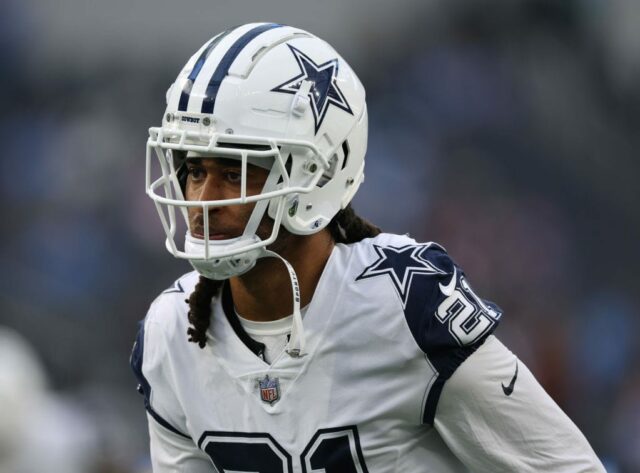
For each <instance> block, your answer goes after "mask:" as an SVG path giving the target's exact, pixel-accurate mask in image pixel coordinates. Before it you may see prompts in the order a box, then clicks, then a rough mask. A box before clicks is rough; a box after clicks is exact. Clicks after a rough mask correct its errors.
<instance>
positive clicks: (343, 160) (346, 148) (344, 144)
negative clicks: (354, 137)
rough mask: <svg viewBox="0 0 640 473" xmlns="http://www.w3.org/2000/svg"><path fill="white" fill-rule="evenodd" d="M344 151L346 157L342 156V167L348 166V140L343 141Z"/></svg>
mask: <svg viewBox="0 0 640 473" xmlns="http://www.w3.org/2000/svg"><path fill="white" fill-rule="evenodd" d="M342 152H343V154H344V158H342V168H341V169H344V168H345V167H346V166H347V160H348V159H349V143H348V142H347V140H344V141H343V142H342Z"/></svg>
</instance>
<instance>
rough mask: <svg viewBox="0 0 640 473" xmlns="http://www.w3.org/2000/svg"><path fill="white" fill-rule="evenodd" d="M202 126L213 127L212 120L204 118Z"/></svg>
mask: <svg viewBox="0 0 640 473" xmlns="http://www.w3.org/2000/svg"><path fill="white" fill-rule="evenodd" d="M202 124H203V125H204V126H209V125H211V119H210V118H209V117H204V118H203V119H202Z"/></svg>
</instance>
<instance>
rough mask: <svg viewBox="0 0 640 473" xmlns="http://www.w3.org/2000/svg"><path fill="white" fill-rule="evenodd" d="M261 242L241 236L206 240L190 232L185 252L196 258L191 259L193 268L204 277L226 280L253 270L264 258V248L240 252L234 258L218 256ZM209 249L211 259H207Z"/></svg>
mask: <svg viewBox="0 0 640 473" xmlns="http://www.w3.org/2000/svg"><path fill="white" fill-rule="evenodd" d="M259 241H260V238H258V237H257V236H256V235H252V236H241V237H237V238H232V239H228V240H220V241H218V240H209V241H208V242H206V243H205V240H203V239H201V238H195V237H193V236H192V235H191V234H190V233H189V232H187V235H186V237H185V251H186V252H187V253H188V254H190V255H195V257H194V258H189V263H191V266H193V268H194V269H195V270H196V271H197V272H198V273H199V274H200V275H202V276H204V277H206V278H209V279H215V280H224V279H229V278H232V277H234V276H240V275H241V274H244V273H246V272H247V271H249V270H251V269H252V268H253V267H254V266H255V264H256V260H257V259H258V258H260V257H261V256H263V253H264V248H255V249H253V250H249V251H245V252H242V251H240V252H238V253H235V254H234V255H232V256H217V255H220V254H228V252H229V251H233V250H238V249H241V248H242V247H243V246H248V245H250V244H254V243H257V242H259ZM207 246H208V247H209V257H208V258H207V257H206V248H207Z"/></svg>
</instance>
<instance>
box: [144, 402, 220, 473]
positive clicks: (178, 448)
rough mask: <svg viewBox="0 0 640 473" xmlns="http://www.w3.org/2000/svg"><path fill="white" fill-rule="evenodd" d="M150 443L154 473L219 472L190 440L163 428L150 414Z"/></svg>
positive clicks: (148, 417) (148, 416) (148, 415)
mask: <svg viewBox="0 0 640 473" xmlns="http://www.w3.org/2000/svg"><path fill="white" fill-rule="evenodd" d="M147 419H148V424H149V441H150V449H151V466H152V468H153V472H154V473H212V472H215V471H217V470H216V468H215V467H214V466H213V463H212V462H211V460H210V459H209V457H207V455H206V454H205V453H204V452H203V451H202V450H200V449H199V448H197V447H196V445H195V444H194V443H193V441H192V440H191V439H189V438H185V437H182V436H180V435H178V434H175V433H173V432H171V431H170V430H168V429H165V428H164V427H162V426H161V425H160V424H159V423H158V422H157V421H156V420H155V419H154V418H152V416H151V415H150V414H147Z"/></svg>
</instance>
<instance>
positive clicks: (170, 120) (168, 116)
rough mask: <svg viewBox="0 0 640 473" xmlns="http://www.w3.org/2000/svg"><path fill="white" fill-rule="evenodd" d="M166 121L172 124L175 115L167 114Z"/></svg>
mask: <svg viewBox="0 0 640 473" xmlns="http://www.w3.org/2000/svg"><path fill="white" fill-rule="evenodd" d="M165 118H166V120H167V121H168V122H172V121H173V113H167V115H166V116H165Z"/></svg>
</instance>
